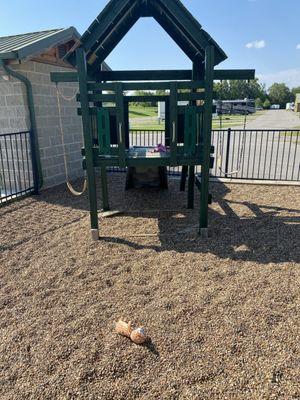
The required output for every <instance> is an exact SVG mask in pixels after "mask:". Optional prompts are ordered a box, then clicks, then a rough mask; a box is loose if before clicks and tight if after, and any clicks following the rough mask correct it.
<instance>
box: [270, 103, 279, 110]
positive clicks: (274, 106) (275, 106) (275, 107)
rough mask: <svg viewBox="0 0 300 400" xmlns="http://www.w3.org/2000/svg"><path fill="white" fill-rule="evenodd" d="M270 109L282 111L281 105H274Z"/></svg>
mask: <svg viewBox="0 0 300 400" xmlns="http://www.w3.org/2000/svg"><path fill="white" fill-rule="evenodd" d="M270 108H271V110H280V104H272V105H271V107H270Z"/></svg>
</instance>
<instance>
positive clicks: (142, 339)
mask: <svg viewBox="0 0 300 400" xmlns="http://www.w3.org/2000/svg"><path fill="white" fill-rule="evenodd" d="M130 339H131V340H132V341H133V342H134V343H135V344H143V343H146V342H147V341H148V340H149V338H148V337H147V335H146V333H145V330H144V328H137V329H134V330H133V331H132V332H131V335H130Z"/></svg>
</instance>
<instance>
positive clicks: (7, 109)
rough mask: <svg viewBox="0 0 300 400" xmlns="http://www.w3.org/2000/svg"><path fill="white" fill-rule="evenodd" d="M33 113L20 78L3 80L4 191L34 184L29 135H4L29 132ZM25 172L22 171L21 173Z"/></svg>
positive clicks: (0, 166)
mask: <svg viewBox="0 0 300 400" xmlns="http://www.w3.org/2000/svg"><path fill="white" fill-rule="evenodd" d="M28 126H29V116H28V112H27V106H26V96H25V88H24V86H23V85H22V84H21V82H19V81H18V80H16V79H13V78H10V79H9V80H4V78H3V77H1V79H0V193H2V194H4V195H9V194H10V193H12V192H20V191H22V190H25V189H26V188H28V187H31V186H33V179H32V169H31V165H30V163H27V158H26V149H29V148H30V145H29V142H28V140H27V139H28V135H25V134H24V135H17V136H15V135H9V136H8V135H7V136H6V135H4V136H2V135H1V134H3V133H4V134H5V133H6V134H7V133H14V132H21V131H27V130H28ZM19 171H22V173H19Z"/></svg>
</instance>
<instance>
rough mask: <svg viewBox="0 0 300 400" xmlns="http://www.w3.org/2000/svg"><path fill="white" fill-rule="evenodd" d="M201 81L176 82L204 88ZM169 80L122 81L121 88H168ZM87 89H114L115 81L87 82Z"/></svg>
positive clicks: (188, 87)
mask: <svg viewBox="0 0 300 400" xmlns="http://www.w3.org/2000/svg"><path fill="white" fill-rule="evenodd" d="M204 86H205V83H204V80H202V81H186V82H178V83H177V87H178V89H204ZM170 87H171V83H170V82H124V83H123V90H170ZM88 89H89V90H110V91H115V90H116V83H114V82H113V83H89V84H88Z"/></svg>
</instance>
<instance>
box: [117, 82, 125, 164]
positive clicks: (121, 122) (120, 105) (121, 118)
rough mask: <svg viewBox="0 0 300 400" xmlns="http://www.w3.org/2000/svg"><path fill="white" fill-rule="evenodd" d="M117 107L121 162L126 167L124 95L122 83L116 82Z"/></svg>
mask: <svg viewBox="0 0 300 400" xmlns="http://www.w3.org/2000/svg"><path fill="white" fill-rule="evenodd" d="M116 108H117V130H118V148H119V151H118V153H119V163H120V167H121V168H125V167H126V154H125V150H126V143H125V115H124V96H123V87H122V83H119V82H118V83H116Z"/></svg>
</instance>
